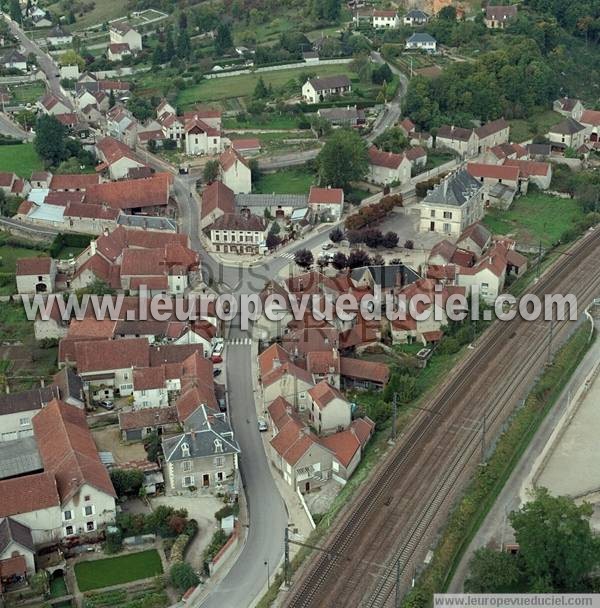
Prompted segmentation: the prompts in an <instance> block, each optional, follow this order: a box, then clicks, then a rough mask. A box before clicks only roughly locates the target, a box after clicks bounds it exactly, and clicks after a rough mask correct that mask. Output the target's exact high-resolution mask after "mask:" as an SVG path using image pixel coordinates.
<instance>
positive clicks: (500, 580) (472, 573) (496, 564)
mask: <svg viewBox="0 0 600 608" xmlns="http://www.w3.org/2000/svg"><path fill="white" fill-rule="evenodd" d="M520 578H521V576H520V573H519V558H518V557H517V556H515V555H511V554H510V553H504V552H501V551H494V550H492V549H488V548H487V547H481V548H480V549H477V551H475V553H474V554H473V557H472V558H471V560H470V561H469V575H468V577H467V579H466V580H465V591H466V592H467V593H510V592H511V591H513V590H514V589H515V587H516V585H517V583H518V582H519V579H520Z"/></svg>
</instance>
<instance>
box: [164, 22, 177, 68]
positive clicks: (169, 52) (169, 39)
mask: <svg viewBox="0 0 600 608" xmlns="http://www.w3.org/2000/svg"><path fill="white" fill-rule="evenodd" d="M165 38H166V40H165V52H164V54H163V59H164V61H171V59H173V57H175V43H174V42H173V32H172V31H171V28H170V27H169V28H167V31H166V34H165Z"/></svg>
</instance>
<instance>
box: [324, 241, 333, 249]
mask: <svg viewBox="0 0 600 608" xmlns="http://www.w3.org/2000/svg"><path fill="white" fill-rule="evenodd" d="M332 247H333V243H329V242H328V243H323V244H322V245H321V249H322V250H323V251H327V250H328V249H331V248H332Z"/></svg>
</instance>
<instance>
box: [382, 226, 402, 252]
mask: <svg viewBox="0 0 600 608" xmlns="http://www.w3.org/2000/svg"><path fill="white" fill-rule="evenodd" d="M398 241H399V238H398V235H397V234H396V233H395V232H392V231H391V230H390V231H389V232H386V233H385V234H384V235H383V239H382V241H381V245H382V246H383V247H385V248H386V249H393V248H394V247H397V246H398Z"/></svg>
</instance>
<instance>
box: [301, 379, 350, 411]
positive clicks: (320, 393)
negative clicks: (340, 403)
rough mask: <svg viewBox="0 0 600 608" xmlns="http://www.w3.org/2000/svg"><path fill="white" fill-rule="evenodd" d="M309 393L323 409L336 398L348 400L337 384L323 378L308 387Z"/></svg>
mask: <svg viewBox="0 0 600 608" xmlns="http://www.w3.org/2000/svg"><path fill="white" fill-rule="evenodd" d="M308 393H309V395H310V396H311V398H312V400H313V401H314V402H315V404H316V405H317V407H318V408H319V409H321V410H323V409H325V408H326V407H327V406H328V405H329V403H331V401H333V400H334V399H342V400H344V401H346V399H345V398H344V395H342V393H340V391H338V389H337V388H335V386H331V384H329V382H327V381H325V380H322V381H321V382H319V384H317V385H316V386H313V387H312V388H310V389H308Z"/></svg>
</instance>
